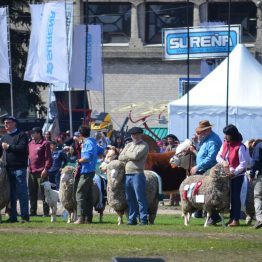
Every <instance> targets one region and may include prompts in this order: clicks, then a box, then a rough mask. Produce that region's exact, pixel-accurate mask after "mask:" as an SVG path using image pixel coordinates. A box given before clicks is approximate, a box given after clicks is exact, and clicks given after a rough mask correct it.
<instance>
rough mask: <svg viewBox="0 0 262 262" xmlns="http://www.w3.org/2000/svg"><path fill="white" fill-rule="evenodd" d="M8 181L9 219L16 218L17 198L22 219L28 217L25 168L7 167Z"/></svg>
mask: <svg viewBox="0 0 262 262" xmlns="http://www.w3.org/2000/svg"><path fill="white" fill-rule="evenodd" d="M7 172H8V175H9V181H10V204H11V214H10V220H11V221H16V220H17V209H16V208H17V207H16V206H17V199H18V200H19V204H20V209H21V217H22V219H29V203H28V187H27V181H26V168H21V169H7Z"/></svg>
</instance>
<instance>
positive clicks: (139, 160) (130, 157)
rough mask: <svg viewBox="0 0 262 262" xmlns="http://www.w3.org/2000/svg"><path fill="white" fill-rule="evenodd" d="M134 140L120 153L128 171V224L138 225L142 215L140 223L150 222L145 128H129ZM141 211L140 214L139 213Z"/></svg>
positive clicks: (126, 186)
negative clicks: (144, 139) (147, 196)
mask: <svg viewBox="0 0 262 262" xmlns="http://www.w3.org/2000/svg"><path fill="white" fill-rule="evenodd" d="M129 133H130V134H131V138H132V142H130V143H128V144H126V145H125V147H124V149H123V150H122V152H121V153H120V155H119V160H120V161H124V162H125V163H126V165H125V172H126V182H125V190H126V200H127V204H128V223H127V224H128V225H136V224H137V217H138V215H139V216H140V224H141V225H147V224H148V204H147V200H146V178H145V174H144V165H145V162H146V158H147V154H148V151H149V147H148V144H147V143H146V142H144V141H143V140H142V135H143V129H142V128H140V127H133V128H131V129H130V130H129ZM138 211H139V214H138Z"/></svg>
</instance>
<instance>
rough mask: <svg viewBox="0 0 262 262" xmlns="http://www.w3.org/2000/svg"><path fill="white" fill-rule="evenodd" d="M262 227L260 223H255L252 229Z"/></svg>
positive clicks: (261, 222)
mask: <svg viewBox="0 0 262 262" xmlns="http://www.w3.org/2000/svg"><path fill="white" fill-rule="evenodd" d="M261 227H262V221H257V222H256V224H255V225H254V226H253V228H255V229H258V228H261Z"/></svg>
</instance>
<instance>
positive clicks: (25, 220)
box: [20, 219, 29, 224]
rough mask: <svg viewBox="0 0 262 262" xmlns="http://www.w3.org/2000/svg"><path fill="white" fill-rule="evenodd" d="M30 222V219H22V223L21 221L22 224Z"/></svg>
mask: <svg viewBox="0 0 262 262" xmlns="http://www.w3.org/2000/svg"><path fill="white" fill-rule="evenodd" d="M28 222H29V219H21V220H20V223H21V224H24V223H28Z"/></svg>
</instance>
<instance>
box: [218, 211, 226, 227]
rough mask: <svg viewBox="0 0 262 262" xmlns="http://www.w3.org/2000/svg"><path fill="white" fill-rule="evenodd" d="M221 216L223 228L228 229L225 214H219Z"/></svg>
mask: <svg viewBox="0 0 262 262" xmlns="http://www.w3.org/2000/svg"><path fill="white" fill-rule="evenodd" d="M219 216H220V218H221V223H222V226H223V227H226V224H225V218H224V214H223V213H219Z"/></svg>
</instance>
